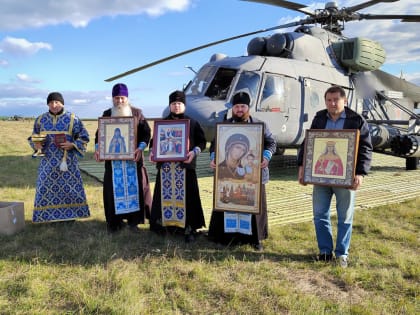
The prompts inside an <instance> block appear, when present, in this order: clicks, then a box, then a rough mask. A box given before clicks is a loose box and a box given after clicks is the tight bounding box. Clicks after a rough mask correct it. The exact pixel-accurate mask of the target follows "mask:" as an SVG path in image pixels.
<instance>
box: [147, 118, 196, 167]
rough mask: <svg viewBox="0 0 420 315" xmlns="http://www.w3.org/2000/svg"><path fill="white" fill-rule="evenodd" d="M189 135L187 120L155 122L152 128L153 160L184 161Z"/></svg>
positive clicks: (188, 122)
mask: <svg viewBox="0 0 420 315" xmlns="http://www.w3.org/2000/svg"><path fill="white" fill-rule="evenodd" d="M189 134H190V121H189V119H177V120H155V122H154V127H153V151H152V152H153V160H154V161H156V162H164V161H172V162H175V161H185V160H186V159H187V154H188V139H189Z"/></svg>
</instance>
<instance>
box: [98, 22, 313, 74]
mask: <svg viewBox="0 0 420 315" xmlns="http://www.w3.org/2000/svg"><path fill="white" fill-rule="evenodd" d="M307 23H314V20H313V19H312V18H306V19H302V20H300V21H296V22H291V23H287V24H283V25H279V26H274V27H270V28H265V29H261V30H258V31H254V32H249V33H245V34H241V35H237V36H233V37H229V38H225V39H222V40H218V41H215V42H211V43H208V44H205V45H201V46H198V47H195V48H192V49H188V50H184V51H181V52H179V53H177V54H175V55H171V56H168V57H165V58H162V59H159V60H156V61H153V62H151V63H148V64H146V65H143V66H141V67H138V68H134V69H131V70H128V71H126V72H123V73H120V74H117V75H115V76H113V77H110V78H108V79H105V81H106V82H111V81H114V80H116V79H119V78H122V77H125V76H127V75H129V74H133V73H135V72H138V71H141V70H144V69H147V68H150V67H153V66H155V65H158V64H160V63H162V62H165V61H168V60H171V59H175V58H178V57H181V56H183V55H186V54H189V53H192V52H194V51H197V50H201V49H204V48H207V47H211V46H215V45H218V44H221V43H225V42H229V41H232V40H235V39H239V38H242V37H247V36H251V35H255V34H259V33H264V32H269V31H273V30H278V29H281V28H288V27H292V26H298V25H303V24H307Z"/></svg>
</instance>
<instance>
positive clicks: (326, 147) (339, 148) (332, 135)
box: [303, 129, 359, 187]
mask: <svg viewBox="0 0 420 315" xmlns="http://www.w3.org/2000/svg"><path fill="white" fill-rule="evenodd" d="M358 143H359V130H357V129H344V130H341V129H340V130H329V129H319V130H317V129H309V130H306V137H305V147H304V150H305V151H304V164H303V168H304V173H303V182H304V183H307V184H317V185H328V186H340V187H351V186H352V185H353V180H354V176H355V167H356V158H357V149H358Z"/></svg>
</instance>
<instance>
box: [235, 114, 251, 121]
mask: <svg viewBox="0 0 420 315" xmlns="http://www.w3.org/2000/svg"><path fill="white" fill-rule="evenodd" d="M232 118H233V120H234V121H235V122H245V121H248V119H249V112H246V113H243V114H242V116H241V117H239V116H236V115H235V114H233V113H232Z"/></svg>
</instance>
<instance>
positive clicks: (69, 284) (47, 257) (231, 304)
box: [0, 121, 420, 315]
mask: <svg viewBox="0 0 420 315" xmlns="http://www.w3.org/2000/svg"><path fill="white" fill-rule="evenodd" d="M86 125H87V126H88V129H89V130H90V132H91V135H93V130H94V129H95V123H94V122H87V123H86ZM31 129H32V122H31V121H24V122H6V121H0V130H1V138H2V142H1V143H2V145H1V146H0V200H2V201H11V200H16V201H22V202H24V203H25V218H26V227H25V230H24V231H23V232H21V233H19V234H16V235H13V236H0V314H2V315H3V314H419V313H420V306H419V292H420V290H419V280H420V267H419V266H420V264H419V258H418V254H419V227H420V213H419V209H420V197H417V198H415V199H411V200H409V201H407V202H404V203H396V204H391V205H387V206H381V207H377V208H371V209H368V210H365V211H358V212H357V213H356V216H355V223H354V233H353V239H352V246H351V253H350V266H349V268H347V269H342V268H340V267H338V266H336V265H335V264H324V263H319V262H315V261H314V256H315V255H316V253H317V250H316V241H315V235H314V231H313V226H312V223H311V222H304V223H298V224H287V225H275V226H273V227H271V228H270V237H269V239H268V240H266V241H265V242H264V251H263V252H262V253H260V252H256V251H254V250H253V248H252V247H250V246H239V247H233V248H231V247H219V246H217V245H216V244H214V243H211V242H208V241H207V239H206V237H205V236H204V235H203V236H200V237H199V238H198V240H197V242H195V243H193V244H185V243H184V240H183V238H181V237H178V236H167V237H159V236H157V235H154V234H152V233H150V232H149V231H148V225H144V226H141V233H140V234H131V233H130V232H129V231H126V230H124V231H122V232H121V233H119V234H117V235H112V236H110V235H108V234H107V233H106V225H105V219H104V214H103V203H102V186H101V184H100V183H99V182H97V181H96V180H94V179H93V178H91V177H89V176H85V175H84V177H83V178H84V183H85V189H86V193H87V197H88V201H89V205H90V209H91V217H90V218H89V219H86V220H80V221H76V222H74V223H47V224H32V223H31V221H30V220H31V214H32V213H31V206H32V204H33V198H34V193H35V187H34V183H35V179H36V168H37V164H38V161H37V160H36V159H32V158H31V157H30V148H29V146H28V144H27V141H26V138H27V137H28V136H29V135H30V133H31ZM92 151H93V144H92V143H90V145H89V153H88V154H87V156H86V157H85V158H87V159H89V158H91V157H92ZM209 180H211V179H209V178H200V179H199V181H200V184H201V182H202V184H203V185H204V186H206V185H208V183H206V182H205V181H209ZM206 200H207V199H206ZM203 206H204V208H206V209H210V208H211V204H209V201H206V203H205V204H204V205H203ZM207 217H208V214H207Z"/></svg>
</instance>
